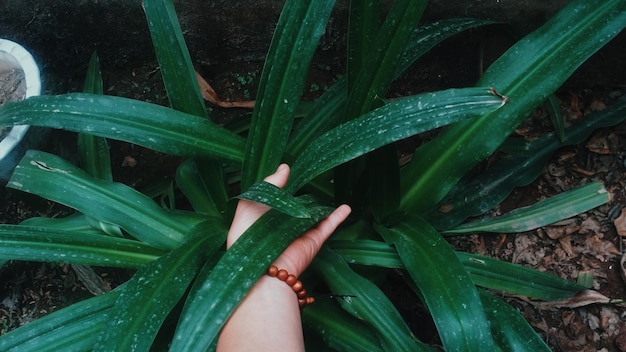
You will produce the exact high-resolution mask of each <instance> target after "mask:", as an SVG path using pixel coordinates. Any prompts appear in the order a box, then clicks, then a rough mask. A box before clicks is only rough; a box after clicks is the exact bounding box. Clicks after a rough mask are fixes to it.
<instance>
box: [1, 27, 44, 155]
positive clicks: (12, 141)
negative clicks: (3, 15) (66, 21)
mask: <svg viewBox="0 0 626 352" xmlns="http://www.w3.org/2000/svg"><path fill="white" fill-rule="evenodd" d="M0 51H3V52H6V53H8V54H10V55H11V56H13V57H14V58H15V60H16V61H17V62H19V64H20V65H21V66H22V70H23V71H24V77H25V81H26V95H25V97H24V98H25V99H26V98H29V97H32V96H35V95H39V94H41V78H40V76H39V67H38V66H37V63H36V62H35V60H34V59H33V57H32V55H31V54H30V53H29V52H28V51H26V49H24V48H23V47H22V46H21V45H19V44H17V43H15V42H12V41H10V40H7V39H2V38H0ZM28 127H29V126H15V127H13V128H12V129H11V131H10V132H9V134H8V135H7V136H5V137H4V138H3V139H2V140H1V141H0V160H2V159H3V158H4V157H5V156H6V155H8V154H9V153H10V152H11V151H12V150H13V149H14V148H15V146H17V145H18V144H19V143H20V141H21V140H22V138H24V135H25V134H26V132H27V131H28Z"/></svg>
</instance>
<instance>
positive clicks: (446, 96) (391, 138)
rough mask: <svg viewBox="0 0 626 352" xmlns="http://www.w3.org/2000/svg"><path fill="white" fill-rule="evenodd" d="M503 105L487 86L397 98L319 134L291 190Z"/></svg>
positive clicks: (301, 162) (298, 168)
mask: <svg viewBox="0 0 626 352" xmlns="http://www.w3.org/2000/svg"><path fill="white" fill-rule="evenodd" d="M502 104H503V101H502V99H500V98H499V97H496V96H495V95H493V94H491V93H490V91H489V89H487V88H466V89H450V90H446V91H441V92H435V93H425V94H420V95H416V96H412V97H407V98H402V99H398V100H395V101H393V102H390V103H389V104H387V105H384V106H382V107H380V108H378V109H376V110H373V111H371V112H369V113H367V114H365V115H363V116H361V117H359V118H358V119H355V120H352V121H349V122H346V123H344V124H342V125H340V126H338V127H336V128H335V129H333V130H330V131H329V132H327V133H325V134H324V135H322V136H321V137H319V138H317V139H316V140H315V141H314V142H313V143H311V145H310V146H309V147H308V148H307V153H305V154H303V155H302V156H301V157H300V158H298V159H297V160H296V162H295V163H294V165H293V166H292V175H293V176H292V177H291V178H290V180H289V183H288V185H287V187H286V189H287V190H288V191H295V190H297V189H299V188H300V187H302V186H303V185H304V184H306V183H307V182H308V181H310V180H311V179H313V178H314V177H315V176H317V175H320V174H322V173H323V172H324V171H327V170H330V169H332V168H333V167H335V166H337V165H340V164H342V163H345V162H346V161H349V160H352V159H354V158H357V157H359V156H361V155H364V154H365V153H367V152H370V151H372V150H374V149H376V148H379V147H381V146H383V145H386V144H389V143H391V142H395V141H398V140H400V139H403V138H406V137H410V136H412V135H415V134H417V133H420V132H424V131H428V130H432V129H435V128H437V127H441V126H444V125H446V124H449V123H453V122H457V121H460V120H463V119H467V118H470V117H474V116H478V115H480V114H484V113H487V112H490V111H494V110H496V109H498V108H500V107H501V106H502ZM354 131H359V132H360V133H354Z"/></svg>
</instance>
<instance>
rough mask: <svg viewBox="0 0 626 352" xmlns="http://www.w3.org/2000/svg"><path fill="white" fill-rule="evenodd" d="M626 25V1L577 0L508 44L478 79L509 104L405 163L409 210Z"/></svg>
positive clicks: (490, 148) (470, 163)
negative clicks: (506, 97)
mask: <svg viewBox="0 0 626 352" xmlns="http://www.w3.org/2000/svg"><path fill="white" fill-rule="evenodd" d="M625 26H626V2H624V1H623V0H575V1H573V2H572V3H570V4H569V5H568V6H567V7H566V8H564V9H563V10H562V11H560V12H559V13H558V14H557V15H556V16H554V17H553V18H552V19H551V20H550V21H548V22H547V23H546V24H545V25H543V26H542V27H541V28H539V29H538V30H536V31H535V32H533V33H531V34H530V35H528V36H527V37H525V38H524V39H522V40H521V41H519V42H518V43H517V44H516V45H514V46H513V47H512V48H511V49H509V50H508V51H507V52H506V53H505V54H504V55H503V56H502V57H501V58H500V59H498V60H497V61H496V62H495V63H494V64H493V65H492V66H491V67H490V68H489V69H488V70H487V72H486V73H485V75H484V76H483V78H482V79H481V80H480V82H478V85H483V86H484V85H488V86H492V87H495V88H496V89H497V90H498V91H500V93H502V94H504V95H507V96H508V97H509V102H510V103H509V104H508V105H507V106H506V107H504V108H503V109H501V110H499V111H498V112H496V113H491V114H486V115H484V116H482V117H481V118H480V119H477V120H475V121H469V122H464V123H459V124H456V125H455V126H453V127H451V128H449V129H447V130H445V131H444V133H442V134H441V135H440V136H438V138H436V139H435V140H434V141H431V142H430V143H427V144H425V145H424V146H422V147H420V148H419V149H418V150H417V151H416V153H415V155H414V156H413V160H412V162H411V164H409V165H408V167H406V168H404V174H403V185H402V186H403V199H402V208H403V209H405V210H410V211H422V210H426V209H430V208H432V207H434V206H435V204H436V203H437V202H439V201H440V200H441V199H442V198H443V197H444V196H445V195H446V193H448V191H449V190H450V189H451V188H452V187H453V186H454V185H455V184H456V183H457V182H458V181H459V180H460V179H461V178H462V177H463V175H465V174H466V173H467V172H468V171H469V170H471V169H472V168H473V167H474V166H475V165H476V164H477V163H479V162H480V161H482V160H484V159H485V158H487V157H488V156H489V155H491V154H492V153H493V152H494V151H495V150H496V149H497V148H498V146H500V144H502V142H503V141H504V140H505V139H506V138H507V137H508V136H509V134H510V133H511V132H512V131H513V129H514V128H515V127H516V126H517V125H519V123H520V122H521V121H522V120H523V119H524V118H526V117H527V116H528V114H529V113H530V112H531V111H532V109H534V108H535V107H537V106H538V105H539V104H541V103H542V102H543V101H545V99H546V98H547V97H548V96H549V95H550V94H552V93H553V92H554V91H555V90H556V89H557V88H558V87H559V86H560V85H561V84H562V83H563V82H564V81H565V80H566V79H567V78H568V77H569V76H570V75H571V74H572V72H574V70H575V69H576V68H577V67H578V66H580V65H581V64H582V63H583V62H584V61H585V60H586V59H587V58H589V56H591V55H592V54H593V53H594V52H596V51H597V50H598V49H600V48H601V47H602V46H603V45H604V44H606V43H607V42H608V41H609V40H610V39H612V38H613V37H615V36H616V35H617V34H618V33H619V32H620V31H621V30H622V29H623V28H624V27H625ZM434 185H436V187H435V186H434Z"/></svg>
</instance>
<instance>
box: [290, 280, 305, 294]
mask: <svg viewBox="0 0 626 352" xmlns="http://www.w3.org/2000/svg"><path fill="white" fill-rule="evenodd" d="M291 288H292V289H293V292H295V293H298V292H299V291H301V290H302V289H303V286H302V281H300V280H296V282H295V283H294V284H292V285H291Z"/></svg>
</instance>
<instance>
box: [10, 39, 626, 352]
mask: <svg viewBox="0 0 626 352" xmlns="http://www.w3.org/2000/svg"><path fill="white" fill-rule="evenodd" d="M485 38H490V39H489V40H492V42H496V43H499V44H498V45H496V48H491V47H489V43H492V42H490V41H489V40H487V43H486V44H487V46H486V50H488V51H487V52H486V54H487V55H486V56H485V60H486V62H485V64H487V63H488V60H489V57H490V55H491V56H493V57H496V56H497V54H498V52H501V50H502V47H503V45H504V46H505V43H506V42H508V41H509V39H508V38H507V37H506V36H500V35H498V34H497V33H496V34H491V35H490V36H485V35H484V33H480V32H479V31H477V32H474V36H473V37H471V38H470V40H468V39H467V38H463V39H456V40H452V41H451V42H450V43H448V44H447V45H446V46H442V47H440V48H437V49H436V50H434V51H433V52H432V53H430V54H429V55H428V56H427V57H426V58H424V60H421V61H420V62H418V64H417V65H416V68H415V69H413V70H411V71H410V72H408V73H407V74H406V75H405V76H403V77H402V79H401V80H400V81H399V82H398V83H396V84H394V86H393V93H392V95H394V96H400V95H407V94H415V93H418V92H421V91H427V90H437V89H443V88H448V87H451V86H468V85H472V84H473V82H474V81H475V80H476V78H477V77H478V76H479V66H480V65H479V64H480V60H479V57H480V55H479V51H478V49H475V48H479V47H481V45H480V43H482V42H484V41H485ZM336 40H339V39H336ZM331 42H332V41H331ZM453 49H454V50H453ZM455 50H461V51H463V52H464V53H466V54H467V55H458V54H456V51H455ZM490 50H492V51H490ZM608 50H609V52H611V50H616V49H615V48H614V47H610V48H609V49H608ZM601 55H606V54H601ZM461 57H462V58H463V59H460V58H461ZM196 59H197V62H198V63H199V64H198V66H197V69H198V70H199V71H200V73H201V74H202V75H203V76H204V77H205V78H206V79H207V80H208V81H209V82H210V83H211V84H212V85H213V87H214V88H215V89H216V90H217V92H218V94H219V95H220V96H221V97H222V98H223V99H224V100H248V99H254V98H255V97H254V93H255V92H256V87H257V84H258V81H259V78H260V72H261V70H262V62H261V60H259V59H251V60H249V61H247V62H224V63H213V61H211V60H208V58H204V60H203V58H202V57H200V58H196ZM343 62H344V58H341V57H324V56H323V55H320V56H319V57H317V58H316V61H315V64H314V65H313V71H312V73H311V77H310V80H309V82H308V84H307V89H306V94H305V95H306V98H309V99H312V98H314V97H316V96H318V95H319V94H321V92H323V90H324V89H325V88H327V87H328V86H330V85H331V84H332V82H333V81H334V79H336V77H337V76H336V75H337V74H338V72H343V71H344V68H343V67H342V66H343V64H342V63H343ZM598 67H599V66H598V65H595V66H592V67H589V68H588V69H584V68H583V70H582V71H581V72H579V73H577V74H576V75H575V76H574V77H573V78H572V79H571V80H570V81H569V82H568V84H567V85H566V86H565V87H564V88H563V89H562V90H561V91H560V92H559V93H558V97H559V99H560V100H561V104H562V107H563V113H564V114H565V115H566V117H567V118H568V119H569V120H570V121H571V120H574V119H580V118H584V116H585V115H586V114H588V113H590V112H592V111H594V110H598V109H602V108H603V107H604V106H609V105H610V104H611V103H612V102H614V101H615V100H616V99H617V98H619V97H621V96H624V95H626V87H624V86H623V85H621V86H620V84H623V83H624V81H623V78H624V72H626V71H625V70H621V69H622V68H623V67H622V68H620V69H617V72H618V73H617V74H612V73H611V72H601V71H602V70H601V69H599V68H598ZM600 67H602V66H600ZM83 71H84V67H83V68H80V69H76V71H73V72H69V73H60V72H48V73H44V74H46V76H45V77H44V81H45V82H46V85H45V87H46V88H45V90H46V91H45V92H44V94H59V93H65V92H69V91H80V90H81V86H82V81H81V80H80V79H78V78H77V77H81V75H83V73H82V72H83ZM103 74H104V80H105V90H106V93H107V94H111V95H119V96H125V97H129V98H134V99H139V100H144V101H149V102H154V103H157V104H162V105H167V99H166V93H165V89H164V88H163V85H162V83H161V79H160V74H159V72H158V65H157V64H156V63H151V64H143V65H133V66H132V67H123V65H122V67H119V66H115V67H114V68H109V67H103ZM620 75H621V76H620ZM607 76H609V78H606V77H607ZM64 77H72V78H73V79H71V80H66V79H64ZM620 77H621V78H620ZM211 113H212V118H213V119H214V120H216V121H219V122H220V123H223V124H227V123H230V122H232V121H237V120H238V119H245V118H247V117H249V112H247V111H245V110H241V109H235V110H224V109H216V108H212V112H211ZM548 121H549V120H548V117H547V115H546V113H545V112H544V111H541V110H538V111H537V112H536V113H535V114H534V115H533V117H532V118H531V119H529V120H528V121H527V122H526V123H525V124H524V125H523V126H521V127H520V129H519V130H518V133H519V134H521V135H524V136H528V137H529V138H531V137H532V136H533V135H536V134H540V133H543V132H545V131H547V130H549V129H550V128H551V127H550V125H549V122H548ZM74 138H75V136H74V135H73V134H71V133H67V132H61V131H54V132H53V134H52V141H51V142H50V143H48V144H45V145H42V149H44V150H48V151H50V152H53V153H56V154H60V155H62V156H63V157H65V158H67V159H69V160H74V161H76V157H75V139H74ZM624 145H626V124H622V125H619V126H616V127H615V128H607V129H603V130H600V131H598V133H597V134H595V135H594V136H593V137H592V138H591V139H590V140H588V141H586V142H584V143H581V144H580V145H577V146H572V147H567V148H564V149H563V150H560V151H558V153H557V154H556V155H555V156H554V158H553V159H552V160H551V162H550V164H549V165H548V166H547V167H546V170H545V171H544V173H543V174H542V176H541V177H540V178H539V179H538V180H537V181H535V182H533V183H532V184H530V185H528V186H526V187H524V188H520V189H517V190H515V191H514V192H513V194H511V196H510V197H509V198H508V199H507V200H506V201H505V202H503V204H501V205H500V206H499V207H497V208H496V209H494V210H493V214H494V215H496V214H500V213H505V212H507V211H509V210H511V209H514V208H517V207H519V206H524V205H528V204H532V203H535V202H536V201H538V200H540V199H542V198H544V197H547V196H551V195H554V194H556V193H559V192H563V191H565V190H569V189H571V188H573V187H576V186H579V185H581V184H584V183H587V182H590V181H602V182H604V184H605V185H606V188H607V189H608V190H610V191H611V192H612V194H613V197H614V198H613V201H612V202H611V203H609V204H607V205H605V206H601V207H599V208H597V209H594V210H592V211H589V212H587V213H585V214H582V215H580V216H577V217H575V218H574V219H571V220H570V221H566V222H563V223H561V224H559V225H557V226H553V227H549V228H543V229H539V230H536V231H531V232H528V233H523V234H520V235H515V236H511V235H508V236H507V235H473V236H468V237H464V238H462V239H455V240H453V241H452V243H453V245H454V246H455V247H457V248H459V249H462V250H469V251H472V252H475V253H481V254H487V255H491V256H494V257H497V258H500V259H502V260H506V261H510V262H516V263H519V264H523V265H527V266H530V267H533V268H537V269H540V270H544V271H547V272H550V273H553V274H556V275H558V276H561V277H564V278H567V279H569V280H576V279H577V277H578V275H579V274H580V273H581V272H591V273H592V274H593V277H594V282H593V287H594V288H595V289H597V290H598V291H599V292H601V293H602V294H604V295H606V296H607V297H611V298H614V299H626V285H625V283H624V281H623V279H622V277H621V276H620V275H621V274H620V272H621V271H622V270H624V268H621V267H620V264H619V263H620V259H621V256H622V255H623V253H624V249H623V245H624V244H623V239H622V238H621V237H620V236H618V234H617V233H616V230H615V227H614V225H613V220H614V219H615V218H616V217H617V215H619V213H620V212H621V209H622V208H624V206H625V205H626V193H625V191H624V180H626V178H625V177H624V176H625V172H626V168H625V165H624V155H626V154H625V153H626V151H625V149H624V147H623V146H624ZM602 146H605V147H606V148H604V149H602V148H601V147H602ZM111 153H112V163H113V168H114V169H113V172H114V178H115V180H116V181H119V182H123V183H125V184H128V185H131V186H132V187H135V188H137V189H144V188H145V187H147V186H149V185H152V184H155V183H160V182H171V181H172V179H173V177H174V172H175V169H176V166H177V165H178V164H179V163H180V162H181V161H182V159H181V158H178V157H172V156H168V155H164V154H160V153H156V152H153V151H150V150H147V149H145V148H142V147H139V146H136V145H132V144H128V143H122V142H116V141H111ZM0 199H1V200H2V202H1V205H0V223H19V222H20V221H22V220H24V219H26V218H29V217H32V216H49V217H50V216H62V215H65V214H67V213H68V212H69V210H68V209H66V208H65V207H63V206H60V205H57V204H53V203H51V202H48V201H46V200H43V199H40V198H38V197H35V196H32V195H28V194H24V193H21V192H18V191H14V190H10V189H0ZM554 232H558V233H567V235H563V236H560V237H559V236H556V237H555V236H553V235H552V233H554ZM557 237H558V238H557ZM553 238H556V239H553ZM95 272H96V273H97V274H98V275H99V276H100V277H101V278H102V279H103V280H104V285H105V286H107V287H115V286H116V285H118V284H120V283H122V282H123V281H125V280H126V279H127V278H128V277H129V275H130V274H131V273H128V272H125V271H121V270H111V269H108V268H95ZM398 275H401V273H393V274H392V275H391V277H390V280H389V282H388V283H387V284H386V288H385V289H386V291H387V292H388V293H389V295H390V297H391V298H392V299H393V300H394V303H396V305H397V307H398V309H399V310H400V312H401V313H402V314H403V315H404V316H405V317H406V319H407V321H408V322H409V324H410V325H411V326H412V327H414V328H415V330H416V333H417V335H419V336H420V337H422V338H424V339H425V340H426V341H428V342H432V343H435V344H436V341H437V340H436V336H435V333H436V332H435V331H434V330H433V329H432V328H429V323H428V321H429V319H428V317H427V315H426V314H425V312H424V310H423V308H422V307H421V306H420V305H419V304H418V303H417V302H418V300H417V298H416V297H415V296H414V295H413V294H412V293H411V291H410V290H409V289H407V288H406V287H404V286H401V285H399V282H400V281H401V280H395V279H397V276H398ZM396 285H399V286H396ZM91 295H92V294H91V293H90V292H89V290H88V289H87V288H86V287H85V285H84V284H83V283H82V282H81V280H80V279H79V277H78V276H77V274H76V272H75V270H74V269H73V268H72V267H70V266H68V265H66V264H47V263H19V262H10V263H9V264H7V265H5V266H4V267H3V268H2V269H0V335H1V334H3V333H6V332H7V331H9V330H12V329H14V328H16V327H18V326H21V325H23V324H25V323H28V322H29V321H32V320H34V319H36V318H37V317H40V316H42V315H45V314H47V313H50V312H53V311H56V310H58V309H60V308H62V307H65V306H67V305H69V304H71V303H73V302H76V301H79V300H82V299H84V298H87V297H89V296H91ZM502 297H503V298H505V299H506V300H507V301H509V302H510V303H511V304H512V305H513V306H514V307H516V308H517V309H518V310H519V311H520V312H521V313H522V314H524V316H525V317H526V318H527V319H528V321H529V322H531V324H532V325H533V326H534V327H535V329H536V330H537V331H538V332H539V333H540V334H541V336H543V337H544V338H545V340H546V341H547V342H548V344H549V345H550V346H551V347H552V348H553V349H554V350H555V351H597V350H602V351H626V341H625V340H626V338H625V336H626V324H625V321H626V310H625V309H624V308H623V307H621V306H617V305H607V304H602V305H601V304H594V305H590V306H585V307H582V308H546V307H545V306H541V305H538V304H536V303H535V302H530V301H528V300H526V299H524V298H521V297H510V296H506V295H503V296H502ZM425 322H426V323H425ZM418 329H419V330H420V331H417V330H418Z"/></svg>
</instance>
